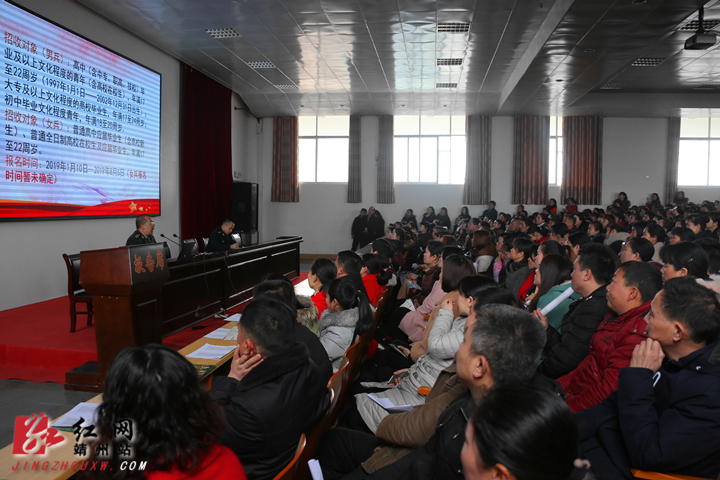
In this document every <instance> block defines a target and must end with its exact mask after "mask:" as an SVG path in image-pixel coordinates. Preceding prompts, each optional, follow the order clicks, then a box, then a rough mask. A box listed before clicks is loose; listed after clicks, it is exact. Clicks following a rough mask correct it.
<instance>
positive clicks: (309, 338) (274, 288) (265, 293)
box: [253, 274, 333, 384]
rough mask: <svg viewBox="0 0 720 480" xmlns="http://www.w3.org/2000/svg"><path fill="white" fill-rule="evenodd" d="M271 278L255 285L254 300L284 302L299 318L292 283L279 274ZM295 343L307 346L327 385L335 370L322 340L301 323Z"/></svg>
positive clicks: (298, 323)
mask: <svg viewBox="0 0 720 480" xmlns="http://www.w3.org/2000/svg"><path fill="white" fill-rule="evenodd" d="M275 277H280V278H275ZM270 278H272V279H268V280H266V281H264V282H262V283H258V284H257V285H255V287H254V288H253V299H255V300H257V299H260V298H264V297H265V298H270V299H272V300H277V301H278V302H282V303H284V304H285V305H287V306H288V307H290V309H291V310H292V311H293V312H295V318H297V310H298V299H297V297H296V296H295V288H294V287H293V284H292V282H291V281H290V280H289V279H288V278H287V277H284V276H282V275H279V274H272V275H270ZM295 341H296V342H299V343H302V344H305V346H306V347H307V349H308V353H309V354H310V360H311V361H312V362H315V365H317V367H318V369H319V370H320V374H321V375H322V378H323V381H324V382H325V383H326V384H327V382H328V381H329V380H330V377H332V374H333V368H332V363H331V362H330V358H329V357H328V354H327V352H326V351H325V347H323V344H322V343H320V338H318V336H317V335H316V334H314V333H313V332H311V331H310V329H308V328H307V327H306V326H305V325H301V324H300V322H295Z"/></svg>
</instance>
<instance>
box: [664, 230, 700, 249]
mask: <svg viewBox="0 0 720 480" xmlns="http://www.w3.org/2000/svg"><path fill="white" fill-rule="evenodd" d="M668 239H669V243H670V245H675V244H676V243H680V242H694V241H695V234H694V233H693V231H692V230H690V229H689V228H687V227H675V228H673V229H672V230H670V232H669V233H668Z"/></svg>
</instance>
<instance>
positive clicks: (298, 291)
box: [295, 278, 315, 297]
mask: <svg viewBox="0 0 720 480" xmlns="http://www.w3.org/2000/svg"><path fill="white" fill-rule="evenodd" d="M295 295H303V296H305V297H312V296H313V295H315V290H313V289H312V288H311V287H310V284H309V283H308V281H307V278H306V279H305V280H303V281H302V282H300V283H298V284H297V285H295Z"/></svg>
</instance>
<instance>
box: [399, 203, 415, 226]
mask: <svg viewBox="0 0 720 480" xmlns="http://www.w3.org/2000/svg"><path fill="white" fill-rule="evenodd" d="M401 222H407V224H408V225H412V227H413V228H415V229H417V228H418V223H417V218H416V217H415V214H414V213H413V211H412V208H408V209H407V212H405V216H403V218H402V220H401Z"/></svg>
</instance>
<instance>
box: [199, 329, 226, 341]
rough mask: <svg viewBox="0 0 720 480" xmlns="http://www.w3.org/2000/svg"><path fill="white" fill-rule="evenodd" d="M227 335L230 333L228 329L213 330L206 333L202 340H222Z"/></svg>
mask: <svg viewBox="0 0 720 480" xmlns="http://www.w3.org/2000/svg"><path fill="white" fill-rule="evenodd" d="M228 333H230V329H229V328H218V329H217V330H213V331H212V332H210V333H208V334H207V335H205V336H204V337H203V338H218V339H220V340H222V339H223V338H225V335H227V334H228Z"/></svg>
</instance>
